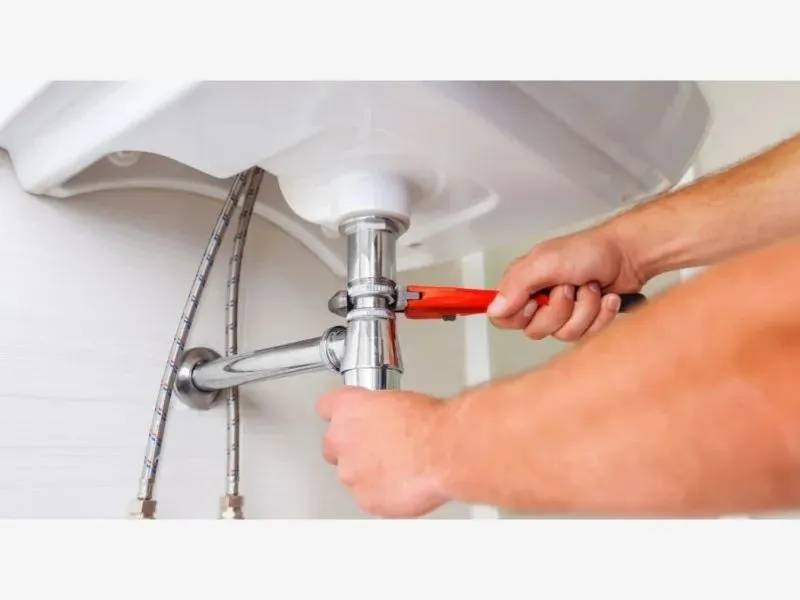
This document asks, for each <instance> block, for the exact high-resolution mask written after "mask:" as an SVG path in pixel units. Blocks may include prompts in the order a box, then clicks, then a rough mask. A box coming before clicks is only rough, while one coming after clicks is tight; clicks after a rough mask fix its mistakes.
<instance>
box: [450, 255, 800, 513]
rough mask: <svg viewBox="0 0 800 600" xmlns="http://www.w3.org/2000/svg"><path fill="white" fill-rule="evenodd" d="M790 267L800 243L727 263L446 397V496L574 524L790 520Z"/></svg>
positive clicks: (793, 291) (793, 342)
mask: <svg viewBox="0 0 800 600" xmlns="http://www.w3.org/2000/svg"><path fill="white" fill-rule="evenodd" d="M798 264H800V240H793V241H790V242H784V243H783V244H780V245H778V246H772V247H769V248H767V249H765V250H761V251H758V252H757V253H751V254H749V255H746V256H743V257H739V258H736V259H734V260H731V261H730V262H729V263H727V264H725V265H721V266H720V267H719V268H717V269H714V270H711V271H709V272H707V273H704V274H702V275H701V276H699V277H698V278H696V279H694V280H691V281H689V282H688V283H686V284H685V285H682V286H678V287H676V288H674V289H673V290H671V291H670V292H668V293H666V294H664V295H663V296H661V297H659V298H657V299H656V300H654V301H653V302H652V304H651V305H650V306H646V307H644V308H643V309H641V310H640V311H638V312H636V313H633V314H631V315H629V316H627V317H626V318H624V319H620V320H619V321H618V322H616V323H615V324H613V325H612V326H611V327H610V328H609V329H608V330H606V331H605V332H603V333H602V334H600V335H598V336H596V337H594V338H590V339H589V340H588V341H586V342H584V343H582V344H580V345H578V346H575V347H574V348H572V349H571V350H568V351H567V352H565V353H564V354H562V355H560V356H559V357H558V358H557V359H556V360H554V361H553V362H551V363H550V364H549V365H547V366H545V367H544V368H541V369H538V370H536V371H533V372H531V373H528V374H524V375H521V376H519V377H516V378H513V379H509V380H506V381H501V382H498V383H494V384H489V385H487V386H486V387H484V388H481V389H477V390H473V391H471V392H468V393H465V395H464V396H463V397H461V398H458V399H455V400H454V401H453V402H452V403H450V405H449V406H448V407H447V408H446V409H445V410H446V411H447V412H446V414H447V418H446V419H444V420H443V425H442V428H441V433H440V437H439V439H438V441H439V445H438V447H439V455H438V456H439V459H440V466H441V473H442V477H443V482H444V483H443V485H444V488H445V489H446V490H447V494H448V496H449V497H452V498H453V499H454V500H459V501H464V502H477V503H487V504H493V505H500V506H504V507H507V508H513V509H518V510H523V511H538V512H547V511H557V512H574V513H579V514H585V515H602V514H612V515H613V514H619V515H664V514H667V515H705V514H726V513H752V512H757V511H764V510H780V509H785V508H789V507H797V506H800V394H798V386H799V385H800V384H799V383H798V382H799V381H800V379H798V373H800V370H799V369H798V365H800V314H799V312H798V307H800V287H797V286H795V285H794V282H795V281H796V278H797V268H798V267H797V265H798Z"/></svg>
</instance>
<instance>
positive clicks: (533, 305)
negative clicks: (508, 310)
mask: <svg viewBox="0 0 800 600" xmlns="http://www.w3.org/2000/svg"><path fill="white" fill-rule="evenodd" d="M537 308H539V303H538V302H536V300H531V301H530V302H528V303H527V304H526V305H525V308H523V309H522V316H524V317H525V318H526V319H530V318H531V317H532V316H533V313H535V312H536V309H537Z"/></svg>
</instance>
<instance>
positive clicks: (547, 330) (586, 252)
mask: <svg viewBox="0 0 800 600" xmlns="http://www.w3.org/2000/svg"><path fill="white" fill-rule="evenodd" d="M645 282H646V280H645V279H644V278H643V276H641V275H640V274H639V273H637V268H636V265H635V264H634V261H633V260H632V258H631V257H630V256H629V255H628V254H627V253H626V250H625V248H624V247H623V245H622V243H621V242H620V239H619V238H618V237H617V236H615V234H614V232H613V231H612V230H610V229H608V228H602V227H598V228H594V229H590V230H587V231H581V232H578V233H575V234H572V235H568V236H563V237H559V238H555V239H552V240H548V241H545V242H543V243H541V244H539V245H537V246H535V247H534V248H533V249H532V250H531V251H530V252H529V253H528V254H526V255H525V256H522V257H520V258H518V259H517V260H516V261H514V262H513V263H512V264H511V265H510V266H509V268H508V269H507V270H506V272H505V274H504V275H503V278H502V279H501V281H500V285H499V286H498V292H499V293H498V295H497V297H496V298H495V300H494V302H493V303H492V305H491V306H490V307H489V310H488V311H487V315H488V316H489V318H490V321H491V322H492V324H493V325H494V326H495V327H498V328H500V329H520V330H524V332H525V335H526V336H528V337H529V338H531V339H533V340H541V339H544V338H545V337H547V336H553V337H554V338H556V339H558V340H561V341H564V342H572V341H576V340H578V339H580V338H582V337H583V336H585V335H588V334H592V333H595V332H597V331H600V330H601V329H603V328H605V327H606V326H608V325H609V324H610V323H611V322H612V321H613V320H614V318H615V317H616V315H617V312H618V311H619V307H620V297H619V294H620V293H630V292H638V291H639V290H640V289H641V288H642V286H643V285H644V283H645ZM545 288H552V291H551V293H550V300H549V303H548V305H547V306H538V305H537V304H536V302H535V301H533V300H531V298H530V297H531V295H532V294H534V293H535V292H537V291H539V290H542V289H545Z"/></svg>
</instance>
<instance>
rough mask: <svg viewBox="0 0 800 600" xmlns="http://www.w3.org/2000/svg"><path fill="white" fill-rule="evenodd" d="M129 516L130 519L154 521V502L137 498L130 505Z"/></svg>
mask: <svg viewBox="0 0 800 600" xmlns="http://www.w3.org/2000/svg"><path fill="white" fill-rule="evenodd" d="M130 516H131V518H132V519H155V518H156V501H155V500H142V499H141V498H137V499H136V500H134V501H133V503H132V504H131V509H130Z"/></svg>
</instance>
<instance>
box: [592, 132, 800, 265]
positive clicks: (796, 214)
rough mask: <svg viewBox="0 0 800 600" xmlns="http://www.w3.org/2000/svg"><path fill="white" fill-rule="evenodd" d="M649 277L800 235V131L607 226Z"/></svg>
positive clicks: (707, 262)
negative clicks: (765, 150) (763, 151)
mask: <svg viewBox="0 0 800 600" xmlns="http://www.w3.org/2000/svg"><path fill="white" fill-rule="evenodd" d="M604 227H607V228H608V229H610V230H612V232H613V234H614V235H618V236H620V238H621V239H623V240H624V241H625V243H626V244H627V245H628V247H629V249H630V252H631V254H632V255H633V260H634V262H636V263H638V266H639V268H640V269H641V272H642V273H641V274H642V275H643V276H644V278H645V279H649V278H651V277H653V276H655V275H659V274H661V273H664V272H667V271H673V270H676V269H679V268H684V267H693V266H702V265H707V264H711V263H715V262H718V261H720V260H724V259H726V258H729V257H731V256H733V255H735V254H737V253H740V252H743V251H747V250H751V249H754V248H756V247H759V246H762V245H765V244H769V243H771V242H773V241H777V240H779V239H781V238H785V237H787V236H792V235H796V234H798V233H800V135H798V136H796V137H794V138H790V139H789V140H787V141H785V142H783V143H781V144H779V145H778V146H776V147H774V148H772V149H771V150H769V151H767V152H765V153H763V154H761V155H759V156H756V157H754V158H752V159H750V160H747V161H745V162H742V163H740V164H738V165H736V166H734V167H731V168H729V169H727V170H725V171H723V172H721V173H718V174H715V175H711V176H708V177H705V178H703V179H701V180H699V181H697V182H695V183H693V184H689V185H687V186H686V187H684V188H682V189H680V190H677V191H675V192H673V193H670V194H667V195H665V196H663V197H661V198H658V199H656V200H654V201H650V202H647V203H645V204H643V205H640V206H638V207H636V208H634V209H633V210H631V211H629V212H627V213H623V214H621V215H619V216H618V217H617V218H615V219H613V220H612V221H610V222H608V223H607V224H605V225H604Z"/></svg>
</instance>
